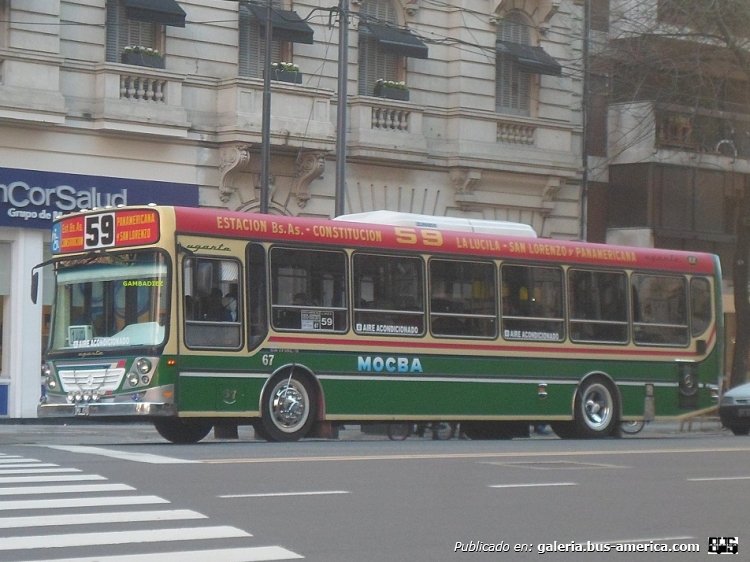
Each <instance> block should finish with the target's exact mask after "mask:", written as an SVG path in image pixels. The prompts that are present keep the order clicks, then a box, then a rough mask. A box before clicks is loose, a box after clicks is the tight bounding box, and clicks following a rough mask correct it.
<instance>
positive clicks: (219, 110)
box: [213, 78, 336, 151]
mask: <svg viewBox="0 0 750 562" xmlns="http://www.w3.org/2000/svg"><path fill="white" fill-rule="evenodd" d="M332 97H333V93H332V92H331V91H330V90H321V89H317V88H313V87H310V86H306V85H300V84H296V83H291V82H289V83H287V82H282V81H272V82H271V124H270V130H271V144H272V145H273V146H287V147H289V148H290V150H294V149H299V148H305V149H311V150H328V151H332V150H335V138H336V131H335V128H334V123H333V122H332V121H331V98H332ZM215 111H216V113H215V116H216V119H215V121H214V122H213V127H214V128H215V130H216V134H217V139H218V140H219V141H220V142H245V143H248V142H249V143H260V141H261V129H262V123H263V82H262V80H260V79H255V78H231V79H226V80H222V81H220V82H219V84H218V86H217V88H216V108H215Z"/></svg>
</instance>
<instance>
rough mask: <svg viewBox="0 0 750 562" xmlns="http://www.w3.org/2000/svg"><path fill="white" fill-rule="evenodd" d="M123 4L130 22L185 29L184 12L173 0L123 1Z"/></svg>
mask: <svg viewBox="0 0 750 562" xmlns="http://www.w3.org/2000/svg"><path fill="white" fill-rule="evenodd" d="M123 4H124V5H125V15H126V16H127V17H128V18H129V19H131V20H138V21H150V22H154V23H160V24H162V25H171V26H174V27H185V16H186V14H185V11H184V10H183V9H182V8H180V5H179V4H178V3H177V2H176V1H175V0H123Z"/></svg>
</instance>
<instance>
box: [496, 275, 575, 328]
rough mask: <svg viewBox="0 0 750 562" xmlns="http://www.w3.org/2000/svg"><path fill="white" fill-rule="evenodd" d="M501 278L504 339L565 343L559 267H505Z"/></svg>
mask: <svg viewBox="0 0 750 562" xmlns="http://www.w3.org/2000/svg"><path fill="white" fill-rule="evenodd" d="M500 277H501V296H502V307H503V316H502V334H503V338H505V339H506V340H524V341H548V342H558V341H562V339H563V338H564V337H565V326H564V320H563V305H562V293H563V290H562V271H561V270H560V269H559V268H556V267H539V266H524V265H510V264H504V265H503V266H502V267H501V269H500Z"/></svg>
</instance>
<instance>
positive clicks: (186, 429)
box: [154, 418, 214, 445]
mask: <svg viewBox="0 0 750 562" xmlns="http://www.w3.org/2000/svg"><path fill="white" fill-rule="evenodd" d="M213 426H214V424H213V422H210V421H206V420H201V419H182V418H157V419H155V420H154V427H155V428H156V431H158V432H159V435H161V436H162V437H164V439H166V440H167V441H169V442H171V443H176V444H179V445H187V444H191V443H197V442H198V441H200V440H201V439H203V438H204V437H205V436H206V435H208V434H209V432H210V431H211V428H212V427H213Z"/></svg>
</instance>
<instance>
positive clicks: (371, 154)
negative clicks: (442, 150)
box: [347, 96, 427, 162]
mask: <svg viewBox="0 0 750 562" xmlns="http://www.w3.org/2000/svg"><path fill="white" fill-rule="evenodd" d="M422 122H423V110H422V108H421V107H420V106H418V105H416V104H413V103H409V102H406V101H400V100H390V99H386V98H378V97H371V96H355V97H351V98H349V131H350V132H349V134H348V137H347V154H348V155H349V156H351V157H355V158H357V157H364V158H377V159H384V158H385V159H394V160H399V161H402V162H423V161H425V160H426V158H427V142H426V140H425V137H424V134H423V132H422Z"/></svg>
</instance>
